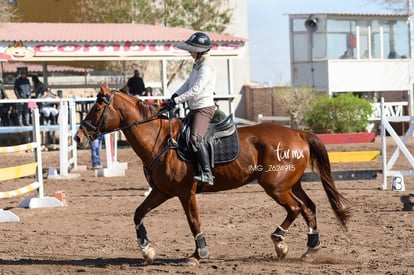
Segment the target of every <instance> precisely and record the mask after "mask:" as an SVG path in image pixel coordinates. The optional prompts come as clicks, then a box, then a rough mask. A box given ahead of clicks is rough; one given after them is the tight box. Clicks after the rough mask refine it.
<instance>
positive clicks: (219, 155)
mask: <svg viewBox="0 0 414 275" xmlns="http://www.w3.org/2000/svg"><path fill="white" fill-rule="evenodd" d="M190 125H191V121H189V120H186V119H184V120H183V125H182V127H181V129H180V132H179V134H178V138H177V142H178V148H177V152H178V156H179V157H180V158H181V159H182V160H184V161H187V162H194V160H195V155H194V152H193V150H192V146H191V143H190ZM204 142H205V143H206V144H207V148H208V151H209V156H210V165H211V167H214V164H221V163H228V162H232V161H234V160H235V159H236V158H237V157H238V156H239V154H240V144H239V135H238V132H237V127H236V124H234V121H233V115H228V116H227V117H226V118H224V119H223V120H221V121H219V122H217V123H210V124H209V127H208V130H207V133H206V136H205V137H204Z"/></svg>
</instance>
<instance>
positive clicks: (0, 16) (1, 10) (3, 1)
mask: <svg viewBox="0 0 414 275" xmlns="http://www.w3.org/2000/svg"><path fill="white" fill-rule="evenodd" d="M12 21H19V16H18V15H17V13H16V6H15V5H12V4H10V3H9V1H8V0H0V23H4V22H12Z"/></svg>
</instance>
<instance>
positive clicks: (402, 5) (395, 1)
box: [374, 0, 412, 14]
mask: <svg viewBox="0 0 414 275" xmlns="http://www.w3.org/2000/svg"><path fill="white" fill-rule="evenodd" d="M374 1H375V2H377V3H378V4H379V5H381V6H384V7H385V8H386V9H388V10H391V11H393V12H396V13H403V14H408V13H409V12H410V11H409V8H410V5H409V1H412V0H406V1H401V0H374Z"/></svg>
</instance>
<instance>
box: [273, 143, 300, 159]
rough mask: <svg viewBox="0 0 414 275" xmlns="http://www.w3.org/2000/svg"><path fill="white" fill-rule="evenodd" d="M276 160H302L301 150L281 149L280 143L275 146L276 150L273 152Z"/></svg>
mask: <svg viewBox="0 0 414 275" xmlns="http://www.w3.org/2000/svg"><path fill="white" fill-rule="evenodd" d="M275 152H276V156H277V159H278V160H279V161H282V160H285V159H301V158H304V157H305V156H304V153H303V150H295V149H282V148H281V145H280V142H279V143H278V144H277V148H276V150H275Z"/></svg>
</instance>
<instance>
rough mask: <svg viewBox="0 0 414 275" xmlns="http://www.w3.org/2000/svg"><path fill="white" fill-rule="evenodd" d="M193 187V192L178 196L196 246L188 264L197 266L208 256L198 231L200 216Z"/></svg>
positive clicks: (204, 243)
mask: <svg viewBox="0 0 414 275" xmlns="http://www.w3.org/2000/svg"><path fill="white" fill-rule="evenodd" d="M195 187H196V185H194V188H192V189H193V190H191V192H190V193H189V194H185V195H180V196H179V198H180V202H181V204H182V206H183V209H184V212H185V215H186V217H187V222H188V224H189V226H190V230H191V232H192V233H193V236H194V241H195V245H196V248H195V251H194V253H193V254H192V255H191V256H190V257H189V263H190V264H198V260H199V259H200V258H206V257H207V256H208V249H207V243H206V240H205V237H204V234H203V233H202V232H201V229H200V215H199V212H198V206H197V199H196V194H195Z"/></svg>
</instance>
